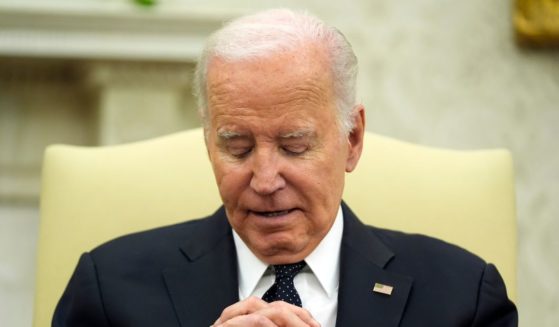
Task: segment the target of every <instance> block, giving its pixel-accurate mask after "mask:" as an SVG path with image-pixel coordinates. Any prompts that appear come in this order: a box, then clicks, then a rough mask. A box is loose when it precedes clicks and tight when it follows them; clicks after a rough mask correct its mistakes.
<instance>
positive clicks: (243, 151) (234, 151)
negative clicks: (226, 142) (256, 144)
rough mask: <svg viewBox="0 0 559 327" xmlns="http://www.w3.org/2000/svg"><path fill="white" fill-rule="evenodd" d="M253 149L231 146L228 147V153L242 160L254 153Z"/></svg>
mask: <svg viewBox="0 0 559 327" xmlns="http://www.w3.org/2000/svg"><path fill="white" fill-rule="evenodd" d="M252 149H253V148H252V147H248V146H244V147H239V146H229V147H227V152H228V153H229V154H230V155H232V156H233V157H235V158H238V159H242V158H244V157H246V156H248V155H249V154H250V153H251V152H252Z"/></svg>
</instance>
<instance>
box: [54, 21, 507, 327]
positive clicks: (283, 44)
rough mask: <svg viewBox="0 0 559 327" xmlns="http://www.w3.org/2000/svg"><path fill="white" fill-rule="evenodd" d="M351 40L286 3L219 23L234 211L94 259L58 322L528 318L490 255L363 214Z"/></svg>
mask: <svg viewBox="0 0 559 327" xmlns="http://www.w3.org/2000/svg"><path fill="white" fill-rule="evenodd" d="M356 73H357V61H356V58H355V56H354V54H353V52H352V50H351V46H350V45H349V44H348V43H347V41H346V40H345V38H344V37H343V36H342V35H341V34H340V33H339V32H338V31H337V30H335V29H333V28H331V27H328V26H326V25H325V24H324V23H322V22H321V21H319V20H318V19H316V18H314V17H311V16H309V15H305V14H298V13H293V12H291V11H287V10H272V11H266V12H262V13H259V14H256V15H253V16H247V17H243V18H240V19H238V20H236V21H234V22H232V23H230V24H228V25H227V26H225V27H224V28H223V29H222V30H220V31H218V32H217V33H216V34H214V35H213V36H212V37H211V38H210V40H209V42H208V45H207V47H206V49H205V50H204V53H203V54H202V57H201V60H200V62H199V65H198V69H197V74H196V85H197V91H198V92H197V93H198V95H199V108H200V112H201V116H202V119H203V123H204V129H205V138H206V145H207V149H208V154H209V158H210V161H211V163H212V167H213V170H214V174H215V178H216V182H217V185H218V188H219V192H220V195H221V198H222V200H223V207H222V208H221V209H219V210H218V211H217V212H216V213H214V214H213V215H211V216H209V217H207V218H205V219H201V220H197V221H192V222H187V223H183V224H179V225H175V226H170V227H163V228H159V229H156V230H152V231H147V232H143V233H138V234H134V235H129V236H125V237H122V238H120V239H117V240H114V241H111V242H109V243H107V244H104V245H102V246H100V247H98V248H97V249H95V250H93V251H92V252H90V253H86V254H84V255H83V256H82V257H81V259H80V262H79V264H78V267H77V268H76V271H75V273H74V275H73V276H72V279H71V281H70V283H69V285H68V287H67V289H66V291H65V293H64V295H63V297H62V299H61V300H60V303H59V305H58V307H57V310H56V312H55V315H54V319H53V325H54V326H135V327H136V326H183V327H184V326H208V325H212V324H213V326H294V327H298V326H313V327H314V326H326V327H328V326H330V327H333V326H338V327H340V326H516V325H517V313H516V309H515V307H514V305H513V304H512V303H511V302H510V301H509V300H508V299H507V295H506V290H505V286H504V284H503V281H502V279H501V277H500V276H499V274H498V272H497V270H496V269H495V267H494V266H492V265H490V264H486V263H485V262H483V261H482V260H481V259H479V258H477V257H476V256H474V255H472V254H470V253H467V252H466V251H464V250H462V249H459V248H457V247H454V246H452V245H449V244H446V243H443V242H441V241H438V240H434V239H431V238H428V237H425V236H418V235H406V234H403V233H398V232H394V231H387V230H382V229H377V228H373V227H368V226H365V225H363V224H362V223H361V222H360V221H359V220H358V218H357V217H356V216H355V215H354V214H353V213H352V212H351V210H350V209H349V208H348V207H347V206H346V205H345V204H344V203H343V202H342V200H341V197H342V192H343V187H344V176H345V173H346V172H351V171H352V170H353V169H354V168H355V167H356V165H357V162H358V161H359V157H360V154H361V149H362V146H363V133H364V125H365V114H364V108H363V106H362V105H360V104H355V78H356Z"/></svg>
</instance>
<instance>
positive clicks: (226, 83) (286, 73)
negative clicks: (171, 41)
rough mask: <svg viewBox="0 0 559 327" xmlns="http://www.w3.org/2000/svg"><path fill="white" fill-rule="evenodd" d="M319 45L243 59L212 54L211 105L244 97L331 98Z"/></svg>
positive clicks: (326, 64)
mask: <svg viewBox="0 0 559 327" xmlns="http://www.w3.org/2000/svg"><path fill="white" fill-rule="evenodd" d="M318 50H319V49H318V48H316V47H306V48H302V49H296V50H293V51H281V52H278V53H274V54H271V55H267V56H264V57H257V58H248V59H242V60H230V59H225V58H220V57H214V58H212V59H211V60H210V61H209V63H208V74H207V85H206V90H207V97H208V102H209V107H210V108H211V107H212V106H215V105H217V104H223V103H224V102H225V103H232V102H239V101H240V102H242V101H251V100H255V101H263V102H266V101H282V99H284V98H287V97H289V95H290V94H293V95H295V96H296V97H297V98H300V100H304V98H305V95H308V96H309V97H312V96H320V98H321V100H322V101H331V100H332V95H333V91H334V86H333V78H332V73H331V69H330V67H329V62H328V60H327V57H326V56H325V55H324V53H322V52H320V51H318Z"/></svg>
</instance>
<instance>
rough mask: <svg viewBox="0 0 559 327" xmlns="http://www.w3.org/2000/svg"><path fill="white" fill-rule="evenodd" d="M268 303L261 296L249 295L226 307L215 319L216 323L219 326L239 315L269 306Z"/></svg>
mask: <svg viewBox="0 0 559 327" xmlns="http://www.w3.org/2000/svg"><path fill="white" fill-rule="evenodd" d="M268 305H269V303H268V302H266V301H263V300H262V299H260V298H257V297H255V296H251V297H248V298H246V299H244V300H242V301H239V302H237V303H234V304H232V305H230V306H228V307H227V308H225V309H224V310H223V311H222V312H221V316H219V318H218V319H217V320H216V321H215V323H214V325H215V326H217V325H219V324H222V323H224V322H226V321H228V320H231V319H233V318H235V317H237V316H242V315H247V314H250V313H253V312H255V311H257V310H260V309H263V308H265V307H267V306H268Z"/></svg>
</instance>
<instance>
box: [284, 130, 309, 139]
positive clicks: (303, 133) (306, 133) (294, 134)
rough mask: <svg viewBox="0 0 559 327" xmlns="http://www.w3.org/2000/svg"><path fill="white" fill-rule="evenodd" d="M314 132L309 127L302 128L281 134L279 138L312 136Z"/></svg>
mask: <svg viewBox="0 0 559 327" xmlns="http://www.w3.org/2000/svg"><path fill="white" fill-rule="evenodd" d="M313 134H314V132H313V131H312V130H310V129H302V130H297V131H293V132H288V133H284V134H281V135H280V136H279V138H280V139H297V138H304V137H309V136H312V135H313Z"/></svg>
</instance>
